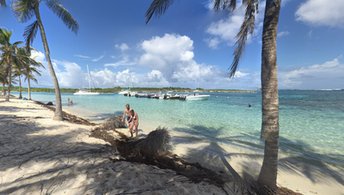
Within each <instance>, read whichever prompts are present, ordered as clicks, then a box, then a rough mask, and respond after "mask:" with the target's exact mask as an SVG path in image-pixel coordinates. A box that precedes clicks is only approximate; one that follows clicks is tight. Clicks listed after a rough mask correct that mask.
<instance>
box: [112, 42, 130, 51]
mask: <svg viewBox="0 0 344 195" xmlns="http://www.w3.org/2000/svg"><path fill="white" fill-rule="evenodd" d="M115 47H116V48H117V49H119V50H121V51H122V52H123V51H126V50H128V49H129V46H128V45H127V44H126V43H121V44H116V45H115Z"/></svg>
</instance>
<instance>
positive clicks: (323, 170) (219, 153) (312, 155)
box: [172, 126, 344, 185]
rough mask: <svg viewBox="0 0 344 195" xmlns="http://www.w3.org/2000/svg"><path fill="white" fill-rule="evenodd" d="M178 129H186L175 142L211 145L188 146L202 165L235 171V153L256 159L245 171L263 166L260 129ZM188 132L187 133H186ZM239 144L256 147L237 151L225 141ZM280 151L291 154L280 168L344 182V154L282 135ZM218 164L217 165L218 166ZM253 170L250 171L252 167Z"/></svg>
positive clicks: (311, 177)
mask: <svg viewBox="0 0 344 195" xmlns="http://www.w3.org/2000/svg"><path fill="white" fill-rule="evenodd" d="M174 130H175V131H178V132H182V133H183V134H184V135H183V136H177V137H174V138H172V141H173V143H174V144H175V145H178V144H188V143H193V144H197V143H202V142H203V143H204V142H208V144H207V146H205V147H200V148H196V149H190V150H188V152H187V154H186V157H188V158H190V159H192V157H194V158H195V159H197V160H198V161H199V162H201V164H202V165H205V166H206V167H207V166H208V167H209V166H210V168H212V169H218V167H225V168H226V169H227V170H226V171H229V172H230V173H231V174H234V175H235V173H233V170H234V169H233V168H232V167H231V166H230V165H229V163H228V161H227V159H230V158H231V157H234V156H237V157H244V158H249V159H252V160H251V161H250V162H247V161H244V162H243V163H242V164H241V166H242V170H246V172H244V174H246V175H247V174H248V173H247V172H250V174H251V177H252V176H253V177H256V176H257V175H258V173H259V170H260V166H261V165H260V164H259V163H258V162H259V161H262V158H263V149H264V146H263V144H262V142H261V141H260V139H259V136H260V133H259V132H257V133H255V134H240V135H236V136H224V135H223V131H224V128H208V127H204V126H190V127H188V128H176V129H174ZM185 134H186V135H185ZM222 144H226V145H229V146H231V145H232V146H239V147H243V148H245V149H249V150H252V151H253V152H252V153H233V152H231V151H226V150H225V149H224V148H223V147H222V146H221V145H222ZM280 153H288V156H287V157H281V158H280V159H279V169H281V170H284V171H288V172H291V173H293V174H300V173H301V174H302V175H303V176H305V177H307V178H308V179H309V180H311V181H312V182H320V181H326V178H332V179H334V180H335V181H336V182H338V183H339V184H341V185H343V184H344V179H343V178H344V174H343V173H344V155H339V154H331V153H326V154H324V153H320V152H317V151H316V150H315V149H314V148H313V147H312V146H311V145H309V144H306V143H305V142H303V141H301V140H295V141H294V140H289V139H287V138H284V137H280ZM214 166H215V167H214ZM248 170H249V171H248Z"/></svg>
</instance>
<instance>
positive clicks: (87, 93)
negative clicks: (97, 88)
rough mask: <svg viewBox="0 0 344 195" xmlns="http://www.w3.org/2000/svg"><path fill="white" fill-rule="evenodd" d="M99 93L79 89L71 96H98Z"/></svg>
mask: <svg viewBox="0 0 344 195" xmlns="http://www.w3.org/2000/svg"><path fill="white" fill-rule="evenodd" d="M99 94H100V93H99V92H92V91H90V90H85V89H80V90H79V91H77V92H75V93H73V95H99Z"/></svg>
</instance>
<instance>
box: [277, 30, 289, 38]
mask: <svg viewBox="0 0 344 195" xmlns="http://www.w3.org/2000/svg"><path fill="white" fill-rule="evenodd" d="M289 34H290V32H289V31H281V32H278V33H277V37H285V36H288V35H289Z"/></svg>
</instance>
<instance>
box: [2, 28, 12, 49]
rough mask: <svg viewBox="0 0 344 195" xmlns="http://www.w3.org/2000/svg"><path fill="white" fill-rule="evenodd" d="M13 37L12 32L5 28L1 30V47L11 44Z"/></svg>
mask: <svg viewBox="0 0 344 195" xmlns="http://www.w3.org/2000/svg"><path fill="white" fill-rule="evenodd" d="M11 36H12V32H11V31H9V30H7V29H5V28H0V45H6V44H9V43H10V38H11Z"/></svg>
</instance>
